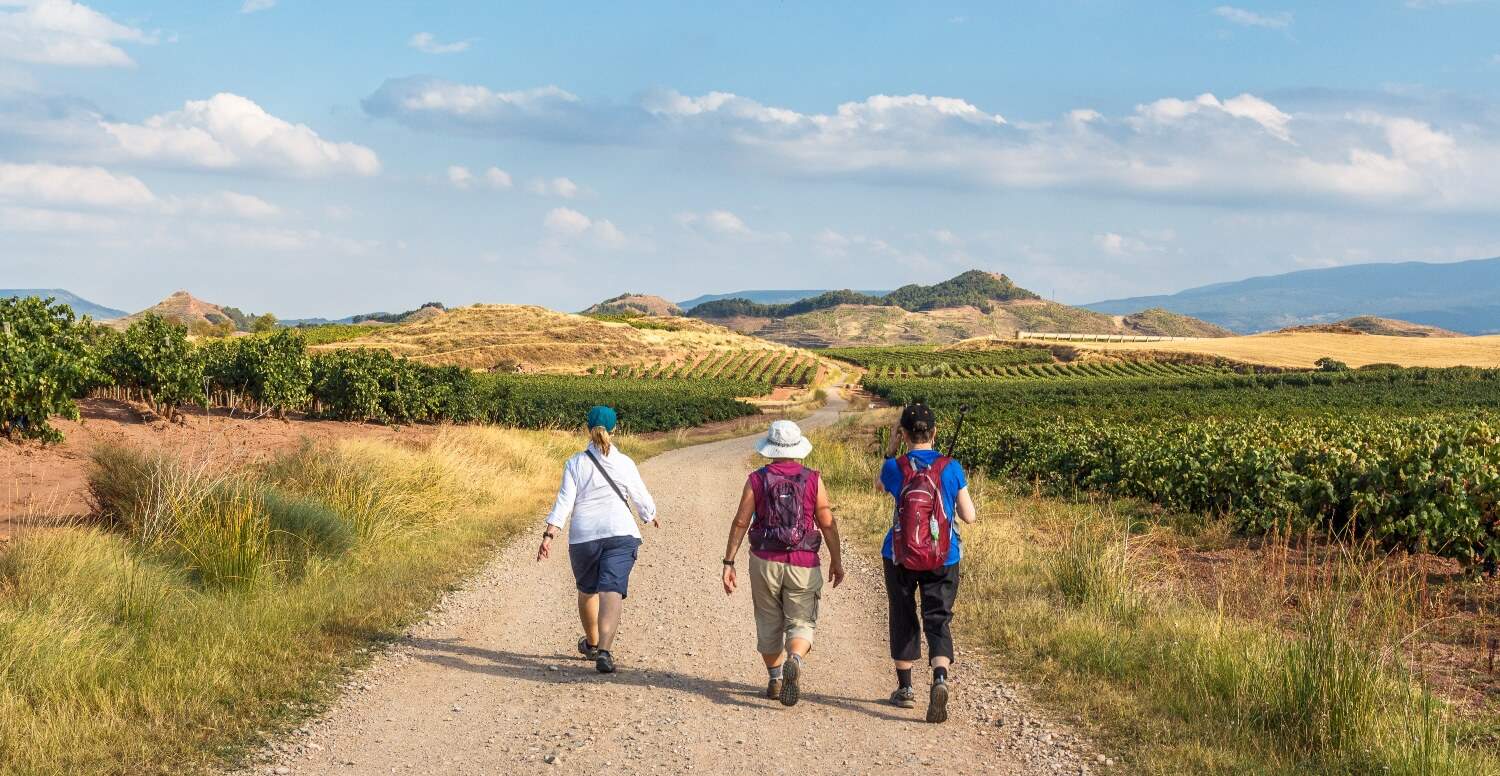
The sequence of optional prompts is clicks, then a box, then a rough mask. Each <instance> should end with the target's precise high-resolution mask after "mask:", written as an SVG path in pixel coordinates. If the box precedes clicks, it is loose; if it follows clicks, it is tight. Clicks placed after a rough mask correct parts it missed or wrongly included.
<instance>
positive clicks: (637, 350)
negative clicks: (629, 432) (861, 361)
mask: <svg viewBox="0 0 1500 776" xmlns="http://www.w3.org/2000/svg"><path fill="white" fill-rule="evenodd" d="M347 347H360V348H385V349H387V350H390V351H392V352H394V353H397V354H400V355H405V356H409V357H411V358H415V359H418V360H421V361H424V362H426V363H430V364H454V365H457V366H463V367H469V368H473V369H492V368H497V367H500V368H506V369H509V368H512V367H518V368H520V369H521V370H522V371H526V372H548V373H559V374H577V373H582V372H586V371H588V370H589V369H590V368H592V367H597V366H604V365H610V366H634V365H645V364H662V363H681V362H685V361H697V360H699V359H701V358H703V357H704V356H707V355H709V354H712V353H717V352H722V351H725V350H786V349H787V348H786V347H785V346H783V345H779V344H776V343H773V342H767V341H765V340H760V339H756V338H754V337H746V336H743V335H741V334H737V333H735V332H732V331H729V330H728V329H725V328H723V327H720V326H715V325H713V324H710V323H706V322H704V321H698V320H693V319H691V318H651V317H643V318H639V319H631V320H629V321H604V320H598V319H595V318H590V317H587V316H583V315H572V314H569V313H560V312H557V311H555V310H548V309H546V308H544V307H535V306H532V305H492V304H480V305H473V306H470V307H458V308H454V309H451V310H448V311H447V312H446V313H444V314H442V315H438V316H432V317H430V318H428V319H426V320H419V321H412V322H408V323H401V324H397V325H394V326H387V327H383V328H381V329H380V330H379V331H375V332H371V333H370V334H368V335H366V336H364V337H360V338H359V339H353V340H347V341H344V342H338V343H331V344H328V345H319V346H315V347H314V350H331V349H335V348H347Z"/></svg>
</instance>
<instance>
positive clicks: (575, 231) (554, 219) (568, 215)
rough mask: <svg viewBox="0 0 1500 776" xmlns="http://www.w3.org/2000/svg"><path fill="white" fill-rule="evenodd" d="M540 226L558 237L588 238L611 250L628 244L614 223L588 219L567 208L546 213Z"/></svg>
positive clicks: (623, 234)
mask: <svg viewBox="0 0 1500 776" xmlns="http://www.w3.org/2000/svg"><path fill="white" fill-rule="evenodd" d="M542 225H543V226H545V227H546V228H547V230H548V231H550V232H552V233H553V234H555V235H557V236H559V237H563V238H577V237H588V238H591V239H593V240H594V241H596V242H598V243H599V244H602V245H604V246H607V247H611V248H615V247H620V246H623V245H625V244H626V243H627V242H628V239H627V238H626V237H625V233H624V232H622V231H620V229H619V227H617V226H615V224H614V222H612V221H608V220H604V219H593V218H589V217H588V216H586V215H584V214H582V213H580V212H578V211H577V210H574V209H572V208H567V207H558V208H553V209H551V210H549V211H547V216H546V217H545V218H544V219H542Z"/></svg>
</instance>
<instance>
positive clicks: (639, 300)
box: [583, 294, 683, 317]
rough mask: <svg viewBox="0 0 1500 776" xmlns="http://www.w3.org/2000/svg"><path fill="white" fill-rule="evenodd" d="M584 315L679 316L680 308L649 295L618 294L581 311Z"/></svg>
mask: <svg viewBox="0 0 1500 776" xmlns="http://www.w3.org/2000/svg"><path fill="white" fill-rule="evenodd" d="M583 314H584V315H658V316H662V317H669V316H680V315H682V314H683V312H682V308H681V307H678V306H677V305H675V304H672V303H671V302H668V301H667V300H665V299H663V298H661V297H659V296H653V295H651V294H620V295H619V296H617V297H614V298H613V299H606V300H604V301H602V302H600V303H599V304H596V305H594V306H593V307H590V308H589V309H587V310H584V311H583Z"/></svg>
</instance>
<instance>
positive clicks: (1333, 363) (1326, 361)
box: [1313, 356, 1349, 372]
mask: <svg viewBox="0 0 1500 776" xmlns="http://www.w3.org/2000/svg"><path fill="white" fill-rule="evenodd" d="M1313 365H1314V366H1316V367H1317V368H1318V371H1320V372H1347V371H1349V365H1348V364H1346V363H1344V362H1342V361H1338V360H1335V359H1332V358H1329V357H1328V356H1324V357H1322V358H1320V359H1318V360H1317V361H1314V362H1313Z"/></svg>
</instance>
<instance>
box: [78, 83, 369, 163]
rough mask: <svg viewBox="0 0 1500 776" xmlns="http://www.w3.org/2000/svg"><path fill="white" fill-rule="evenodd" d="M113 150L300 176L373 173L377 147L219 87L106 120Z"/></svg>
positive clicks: (164, 160)
mask: <svg viewBox="0 0 1500 776" xmlns="http://www.w3.org/2000/svg"><path fill="white" fill-rule="evenodd" d="M100 125H101V126H102V127H103V128H104V131H105V132H106V133H107V134H108V135H109V137H110V138H111V139H112V141H113V143H114V146H115V148H114V150H115V151H116V152H118V153H119V154H120V155H122V156H124V157H125V158H128V159H134V160H141V161H149V162H157V163H163V164H168V165H180V166H185V167H200V168H209V169H250V170H258V171H263V172H270V173H276V174H282V175H289V176H295V177H319V176H326V175H337V174H353V175H366V176H368V175H374V174H376V173H378V172H379V171H380V159H379V157H377V156H376V154H375V152H374V151H372V150H370V149H369V148H366V147H365V146H362V145H358V144H355V143H339V142H333V141H328V140H324V139H323V138H322V137H320V136H319V135H318V133H317V132H315V131H313V130H312V128H310V127H308V126H307V125H306V124H293V123H291V122H289V121H286V120H284V119H281V118H277V117H276V116H273V115H271V114H270V113H267V112H266V111H265V109H264V108H261V107H260V106H259V105H257V104H256V103H255V102H254V101H252V100H249V99H247V98H245V97H241V96H239V95H237V94H229V93H220V94H216V95H214V96H213V97H210V98H209V99H207V100H190V101H188V102H187V103H186V104H185V105H183V107H182V109H181V110H176V111H171V112H169V113H163V114H160V115H157V116H152V117H151V118H149V119H146V120H145V121H144V122H142V123H139V124H130V123H113V122H108V121H101V122H100Z"/></svg>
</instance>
